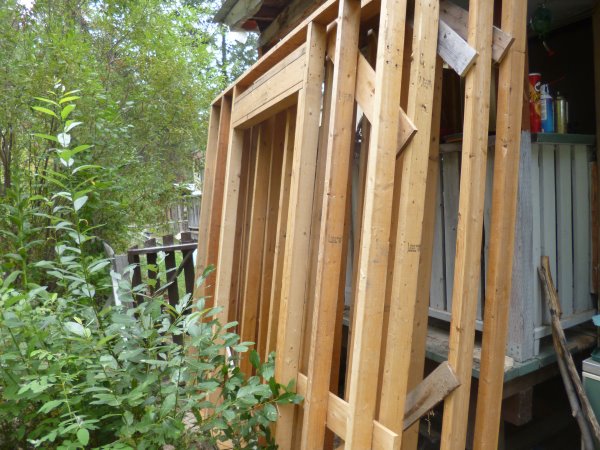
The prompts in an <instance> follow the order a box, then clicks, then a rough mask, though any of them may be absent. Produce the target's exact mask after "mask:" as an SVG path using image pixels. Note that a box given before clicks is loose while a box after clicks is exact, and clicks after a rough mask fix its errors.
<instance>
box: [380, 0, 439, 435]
mask: <svg viewBox="0 0 600 450" xmlns="http://www.w3.org/2000/svg"><path fill="white" fill-rule="evenodd" d="M414 14H415V19H414V31H413V47H412V54H413V61H412V65H411V72H410V87H409V92H408V110H407V114H408V116H409V117H410V118H411V119H412V121H413V123H414V124H415V126H416V128H417V129H418V130H419V131H418V132H417V133H416V135H415V136H414V137H413V139H412V140H411V142H410V143H409V144H408V146H407V148H406V149H405V150H404V154H403V159H404V160H403V165H402V179H401V183H402V187H401V189H400V203H399V207H398V229H397V234H396V246H395V252H396V253H395V258H394V274H393V284H392V295H391V304H390V320H389V325H388V335H387V341H388V343H389V345H388V346H387V347H386V350H387V351H386V354H385V366H384V376H383V386H382V391H381V408H380V411H379V420H380V421H381V422H382V424H383V425H385V426H386V427H388V428H389V429H390V430H392V431H393V432H395V433H396V434H398V435H399V436H400V437H402V432H403V419H404V406H405V402H406V394H407V392H408V385H409V375H410V365H411V364H410V363H411V359H412V355H411V351H412V349H413V345H414V344H416V342H413V330H414V326H415V324H416V325H417V326H418V329H417V330H416V331H417V334H418V335H419V337H420V335H421V331H422V329H421V327H422V326H423V321H424V322H425V328H427V325H426V323H427V313H426V312H425V317H424V318H423V317H418V318H417V314H416V313H417V310H418V312H419V313H421V312H423V311H427V306H428V305H429V295H428V294H429V278H430V273H431V242H430V241H431V239H432V237H433V225H434V224H433V220H431V219H432V216H433V214H426V209H428V208H427V205H426V201H427V200H428V198H427V194H428V193H427V190H428V189H430V192H429V200H430V206H431V207H430V208H429V209H433V208H434V207H435V204H434V200H433V199H434V198H435V192H436V191H435V181H436V180H435V176H432V173H431V172H430V171H429V162H430V152H429V151H425V152H424V151H423V149H424V148H427V149H431V147H432V143H431V137H432V125H433V123H432V122H433V110H434V109H433V105H434V94H435V84H436V81H437V77H436V65H437V58H436V51H437V41H438V39H437V37H438V24H439V2H436V1H422V0H416V1H415V12H414ZM440 69H441V66H440ZM433 134H434V135H435V134H436V133H433ZM436 153H437V152H436ZM428 178H430V179H428ZM431 178H433V179H431ZM428 182H429V185H428ZM431 188H433V189H431ZM426 227H427V229H426ZM430 235H431V236H430ZM425 260H428V261H425ZM427 262H428V263H429V267H427V265H428V264H427ZM425 277H426V278H427V283H425V284H426V285H427V287H426V289H425V292H422V289H421V288H423V287H424V286H422V284H423V280H422V278H425ZM424 294H425V295H424ZM420 296H421V297H422V298H419V297H420ZM423 306H425V309H424V310H423ZM398 342H402V343H403V344H402V345H394V344H393V343H398ZM418 347H421V346H418ZM423 350H424V348H423ZM415 369H416V367H415Z"/></svg>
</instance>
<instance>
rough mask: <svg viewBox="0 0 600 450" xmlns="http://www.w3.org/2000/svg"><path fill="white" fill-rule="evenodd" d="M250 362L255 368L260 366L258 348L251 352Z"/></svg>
mask: <svg viewBox="0 0 600 450" xmlns="http://www.w3.org/2000/svg"><path fill="white" fill-rule="evenodd" d="M250 364H252V366H253V367H254V368H255V369H258V366H260V357H259V356H258V352H257V351H256V350H252V351H251V352H250Z"/></svg>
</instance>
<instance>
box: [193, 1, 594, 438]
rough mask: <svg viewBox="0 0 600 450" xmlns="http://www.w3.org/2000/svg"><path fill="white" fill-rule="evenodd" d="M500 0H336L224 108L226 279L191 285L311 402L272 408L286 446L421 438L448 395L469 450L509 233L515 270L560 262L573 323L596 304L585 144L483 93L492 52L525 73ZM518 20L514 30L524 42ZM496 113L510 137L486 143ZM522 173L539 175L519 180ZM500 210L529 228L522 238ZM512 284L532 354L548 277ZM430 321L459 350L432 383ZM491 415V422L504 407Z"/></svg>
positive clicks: (202, 257) (521, 348)
mask: <svg viewBox="0 0 600 450" xmlns="http://www.w3.org/2000/svg"><path fill="white" fill-rule="evenodd" d="M413 3H414V8H413ZM503 3H506V4H508V3H509V0H504V2H503ZM492 6H493V1H492V0H485V1H484V0H471V1H470V8H469V9H470V10H469V11H465V10H460V8H459V10H457V9H456V8H454V7H452V5H448V3H446V2H443V5H440V2H439V1H438V0H415V1H414V2H412V1H411V2H409V1H407V0H381V1H377V0H362V1H360V0H327V1H325V2H324V3H323V4H322V5H321V6H319V7H318V8H317V9H316V10H315V11H314V12H313V13H312V14H311V15H310V16H309V17H307V18H306V19H305V20H304V21H303V22H302V23H301V24H299V25H298V26H297V27H296V29H294V30H293V31H291V32H290V33H289V34H288V35H286V36H285V37H284V38H283V39H282V40H281V41H280V42H279V43H277V44H276V45H275V46H274V47H273V48H272V49H271V50H270V51H269V52H267V53H266V54H265V55H263V57H262V58H261V59H260V60H259V61H258V62H257V63H256V64H255V65H254V66H252V67H251V68H250V69H249V70H248V71H247V72H246V73H244V74H243V75H242V76H241V77H240V78H239V79H238V80H236V82H234V83H233V85H232V86H230V87H229V88H228V89H226V90H225V91H224V92H223V93H222V94H221V95H220V96H219V97H218V98H217V99H216V100H215V102H214V105H213V107H212V112H211V119H210V120H211V121H210V130H209V142H208V148H207V167H206V180H205V186H206V188H205V192H204V202H205V204H204V205H203V207H202V211H201V217H200V222H199V223H200V225H199V227H200V229H199V234H200V236H201V238H200V239H199V241H200V242H202V243H201V244H199V256H198V258H199V259H198V267H199V269H203V268H205V267H207V266H208V265H209V264H214V265H215V266H216V273H215V274H214V275H212V276H211V277H210V278H209V280H208V281H209V282H210V283H209V285H207V286H204V287H200V288H198V289H197V295H196V297H199V296H208V297H210V299H211V301H214V303H215V305H216V306H219V307H220V308H222V309H221V312H220V313H219V318H220V320H221V321H222V322H223V323H225V322H227V321H236V322H238V327H237V332H238V333H240V334H241V336H242V339H243V340H245V341H252V342H256V346H257V349H258V351H259V353H260V356H261V358H262V359H266V357H267V354H268V353H269V352H271V351H275V352H276V359H275V376H276V378H277V380H278V381H279V382H281V383H285V384H287V383H288V382H289V381H293V382H294V383H295V386H296V389H297V392H298V393H300V394H302V395H303V396H304V398H305V400H304V402H303V403H302V404H300V405H279V407H278V411H279V420H278V421H277V424H276V427H274V436H275V437H276V440H277V443H278V445H279V446H280V448H282V449H284V450H285V449H292V448H294V449H295V448H302V449H306V450H311V449H321V448H331V447H332V443H333V435H334V434H335V435H337V436H338V437H339V439H340V440H341V441H343V442H344V444H345V448H346V449H347V450H348V449H357V450H365V449H370V448H372V449H377V450H380V449H381V450H387V449H399V448H401V447H402V448H404V449H407V450H408V449H414V448H416V436H417V433H416V431H417V428H418V425H415V426H412V425H413V424H414V423H415V421H418V419H419V417H420V416H421V415H422V414H424V413H425V412H426V411H427V410H428V409H431V407H433V406H434V405H435V404H436V403H439V402H441V401H445V402H446V404H445V413H444V424H443V427H444V429H443V435H444V436H446V437H447V440H446V443H445V444H444V445H445V447H446V448H452V449H459V448H464V447H465V441H466V423H467V421H466V406H468V404H469V396H470V389H469V384H470V378H471V364H470V360H471V354H472V345H473V338H474V333H475V330H476V329H482V327H483V328H485V327H486V326H488V325H486V323H485V321H486V320H488V321H492V320H494V318H493V317H492V318H490V319H487V318H486V317H487V316H486V314H485V312H486V305H485V299H486V296H487V295H486V287H488V289H493V288H494V283H495V282H496V281H495V280H496V278H490V277H491V276H493V274H497V273H506V271H504V272H502V271H501V270H499V269H500V268H499V265H500V264H502V257H503V256H504V255H505V256H506V258H512V255H513V252H512V248H513V243H514V242H513V241H514V240H515V239H516V241H517V243H527V245H529V247H526V246H522V247H523V249H521V250H518V251H516V252H515V255H516V256H515V258H518V260H517V259H516V260H515V264H514V268H513V270H524V271H526V272H527V273H529V272H531V273H532V274H534V273H535V267H536V266H537V261H538V260H539V257H540V256H541V254H542V253H544V254H549V255H551V262H552V264H554V266H553V273H554V274H556V275H555V277H556V279H557V284H558V289H559V294H560V295H561V297H563V296H564V301H565V302H566V304H565V308H564V311H565V317H564V319H565V320H567V321H568V320H571V321H572V322H577V321H578V320H580V319H581V318H583V317H588V315H589V314H590V313H591V311H592V310H593V307H592V304H591V300H590V297H589V287H590V285H591V281H590V271H589V266H590V257H591V256H590V251H589V234H590V224H589V223H590V222H589V220H590V219H589V217H590V207H589V186H590V181H589V173H590V170H591V168H590V166H589V163H588V161H589V158H588V154H589V152H590V148H589V146H586V145H565V144H558V143H556V144H554V143H547V142H545V143H536V142H534V143H533V144H531V143H530V142H529V140H528V139H526V138H523V137H522V136H521V130H520V127H512V126H507V125H506V123H501V117H506V114H507V109H506V108H507V106H506V102H498V103H497V102H495V101H493V102H491V103H490V102H488V100H489V98H490V96H491V95H492V90H491V86H490V85H491V84H492V83H491V68H492V65H493V64H499V66H500V74H501V75H500V78H501V80H506V77H505V76H503V75H502V74H503V73H508V72H511V73H512V75H513V76H516V77H517V78H519V79H520V80H522V79H523V73H520V74H516V75H515V73H513V72H515V67H518V65H515V54H513V53H512V52H513V51H514V49H513V48H512V47H511V43H512V42H513V38H512V36H511V35H510V34H509V33H506V32H505V31H503V30H501V29H499V28H496V27H493V26H492V23H493V22H492V13H491V11H492V10H493V8H492ZM522 19H524V18H523V17H515V15H514V14H513V15H510V14H509V15H507V16H506V17H505V18H504V19H503V25H504V26H505V27H507V29H510V30H512V32H513V33H515V34H517V32H519V33H520V35H524V34H525V31H524V27H525V21H524V20H522ZM521 28H523V29H521ZM492 45H493V47H492ZM449 49H450V51H449ZM442 60H443V61H442ZM444 63H445V65H446V66H448V67H455V68H456V69H455V70H457V71H459V72H460V75H461V76H464V77H465V80H466V81H465V85H466V92H465V114H464V118H463V121H464V123H463V129H464V130H465V135H464V142H463V144H460V143H456V144H443V145H440V143H439V138H440V116H441V114H442V111H441V109H442V107H441V105H442V96H443V95H444V92H443V90H442V79H443V77H442V71H443V70H453V69H442V67H443V65H444ZM517 84H519V83H517ZM522 88H523V86H522V85H520V86H518V89H517V94H518V95H517V96H522ZM519 93H520V94H519ZM452 95H456V94H455V93H452ZM490 104H491V105H493V106H492V109H493V111H492V114H488V113H487V109H488V108H490V106H489V105H490ZM496 105H498V106H497V108H498V110H497V111H496V110H495V108H496ZM513 106H514V105H513ZM482 108H483V109H482ZM517 109H518V110H519V116H518V119H519V121H518V122H519V123H520V108H517ZM482 110H483V111H484V112H485V114H481V111H482ZM488 116H490V117H498V127H495V126H493V124H492V129H493V128H496V129H498V130H503V131H502V132H503V133H504V136H505V141H503V142H504V143H505V144H504V145H503V146H498V145H496V146H495V145H494V142H493V141H491V142H489V141H488V127H489V125H490V124H489V123H488ZM524 136H525V137H529V135H528V134H524ZM520 141H523V143H522V144H519V142H520ZM519 145H520V146H521V147H522V149H523V150H522V151H519ZM463 147H464V148H463ZM498 148H500V149H501V151H503V152H506V153H503V155H502V158H501V159H498V155H496V154H495V152H497V151H498ZM524 158H526V160H525V161H524ZM500 163H501V164H500ZM498 164H500V166H498ZM507 167H519V171H518V176H515V177H513V179H512V181H511V182H513V184H511V185H510V186H508V187H507V188H506V189H507V192H508V193H509V197H507V201H506V202H501V201H498V200H497V199H496V200H494V198H495V197H494V196H493V195H492V191H494V190H496V189H503V187H502V186H501V184H500V183H497V181H498V180H495V179H494V174H496V173H502V171H503V170H507V169H506V168H507ZM517 178H519V179H521V178H523V179H526V180H527V182H526V183H520V184H519V189H518V190H517V189H516V181H515V180H516V179H517ZM517 191H518V192H517ZM498 196H499V195H498V194H497V195H496V197H498ZM517 196H518V199H519V202H518V206H515V205H516V204H517V201H516V198H517ZM511 198H513V199H514V201H511V200H510V199H511ZM506 205H509V206H510V205H512V206H510V208H511V209H510V210H507V209H505V208H507V206H506ZM522 205H531V207H528V208H525V209H524V208H522ZM562 211H568V213H565V214H564V216H563V214H562ZM494 223H497V224H501V227H502V228H501V229H502V230H506V229H509V228H510V227H513V229H514V227H515V225H516V224H517V223H518V224H519V225H521V224H523V227H522V229H519V228H518V227H517V228H516V230H517V235H516V237H515V233H505V232H498V229H497V228H496V231H494V230H495V228H494V227H495V225H494ZM497 226H498V225H496V227H497ZM508 249H510V250H511V251H508ZM490 255H492V256H493V257H492V256H490ZM536 258H537V259H536ZM552 260H553V261H552ZM200 275H201V274H200V270H198V276H200ZM514 279H515V283H513V288H512V294H511V293H510V292H508V290H505V291H507V292H504V293H503V294H502V295H503V297H502V298H495V299H494V301H495V302H505V303H506V302H509V301H511V302H512V304H513V306H512V307H511V311H513V310H514V311H519V308H521V310H523V309H527V308H530V309H529V310H528V311H527V314H522V313H521V314H520V315H519V318H520V320H521V322H520V323H521V324H522V327H521V328H520V334H519V333H515V335H517V336H519V339H522V342H516V343H515V342H512V341H511V338H510V337H509V343H508V348H509V352H511V351H512V352H513V353H514V354H515V355H514V356H515V359H520V358H521V359H522V358H523V357H525V356H527V355H533V354H534V353H535V342H536V341H539V339H540V338H541V337H542V336H544V335H545V334H546V333H547V332H548V331H547V328H545V324H546V323H547V321H545V312H544V308H543V307H542V302H541V297H540V289H539V286H538V285H537V284H536V280H537V277H535V276H533V275H532V276H531V277H530V278H525V277H520V278H519V277H514ZM495 304H496V303H495ZM515 305H516V306H515ZM525 305H526V306H525ZM429 317H435V318H438V319H442V320H447V321H456V323H455V324H454V325H453V326H452V327H451V328H452V329H453V330H455V332H452V333H451V336H450V340H451V352H450V356H449V362H446V363H444V364H442V365H440V367H439V369H438V370H436V371H435V372H434V373H432V374H431V375H430V376H428V377H427V378H425V379H424V380H423V365H424V360H425V339H426V330H427V323H428V318H429ZM527 318H529V319H527ZM343 321H345V324H346V325H349V330H348V334H349V336H350V337H349V338H348V342H347V345H346V348H347V352H348V356H347V359H346V360H342V354H341V348H342V344H341V336H342V322H343ZM492 325H493V324H490V325H489V326H490V327H491V326H492ZM502 326H503V327H504V328H506V327H507V326H508V325H507V324H505V323H504V324H503V325H502ZM512 326H514V324H513V323H512V322H511V327H512ZM511 334H512V328H511ZM488 347H489V348H488V350H484V354H482V360H483V359H486V358H487V359H488V360H491V363H492V365H491V367H492V366H494V363H495V362H496V359H497V360H498V361H500V358H501V359H502V361H503V360H504V343H503V342H502V343H501V345H500V344H498V345H495V346H494V344H492V345H491V346H490V345H488ZM511 349H513V350H511ZM485 352H487V353H485ZM240 356H241V358H240V362H239V364H240V367H241V368H242V370H243V371H244V372H246V373H247V374H248V375H250V374H252V372H253V370H254V369H253V367H252V365H251V364H250V361H249V359H248V357H247V355H245V354H242V355H240ZM342 366H345V368H346V372H345V373H344V372H342V371H341V369H340V367H342ZM342 376H343V377H345V378H344V379H342V380H340V378H342ZM340 381H341V382H340ZM459 385H460V386H461V387H459ZM338 386H343V392H342V391H340V390H338ZM500 396H501V394H500ZM492 400H493V399H492ZM497 400H498V402H496V403H498V404H499V402H500V400H501V398H498V399H497ZM465 405H466V406H465ZM482 414H484V413H482ZM486 421H487V422H486ZM486 421H484V422H485V423H487V424H489V423H491V428H492V429H493V428H494V426H495V425H494V424H495V423H496V421H497V418H496V416H495V415H490V414H487V415H486ZM490 421H491V422H490ZM411 426H412V427H411Z"/></svg>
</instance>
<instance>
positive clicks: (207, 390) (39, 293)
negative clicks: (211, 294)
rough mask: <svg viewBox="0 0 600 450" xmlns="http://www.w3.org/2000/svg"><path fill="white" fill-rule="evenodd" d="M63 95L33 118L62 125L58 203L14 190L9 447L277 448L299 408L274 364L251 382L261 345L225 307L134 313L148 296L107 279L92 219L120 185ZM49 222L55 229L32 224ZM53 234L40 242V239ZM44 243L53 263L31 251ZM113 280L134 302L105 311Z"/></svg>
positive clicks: (1, 292) (7, 331)
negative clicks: (245, 368) (289, 413)
mask: <svg viewBox="0 0 600 450" xmlns="http://www.w3.org/2000/svg"><path fill="white" fill-rule="evenodd" d="M57 89H58V92H56V93H54V94H52V95H50V96H49V97H48V98H40V99H39V100H38V101H39V102H40V103H43V104H45V105H47V106H40V105H36V106H40V107H36V108H35V110H36V111H37V112H38V113H39V114H43V115H45V116H48V117H51V118H52V119H53V120H54V121H55V123H54V129H55V133H54V134H41V135H39V139H43V140H44V141H46V142H47V143H48V147H47V152H48V161H49V162H50V163H49V164H48V167H47V168H46V169H45V171H44V172H43V173H42V174H40V177H41V179H42V180H44V183H45V184H44V186H43V192H44V193H45V194H47V195H46V196H44V195H40V196H39V197H38V198H27V197H26V196H23V195H22V193H21V192H20V191H19V189H17V188H15V189H12V190H11V194H10V195H11V196H12V197H11V198H13V201H12V204H11V206H9V207H6V211H7V212H8V216H9V222H10V223H11V224H12V228H11V230H12V231H9V232H5V233H4V234H5V236H8V237H10V238H11V239H12V240H14V244H13V246H14V248H15V250H14V254H12V256H8V257H5V261H4V264H5V267H8V266H10V267H11V271H10V272H9V275H7V276H6V277H4V278H3V277H0V395H1V399H0V446H1V447H2V448H32V447H39V448H45V449H81V448H103V449H155V448H162V446H163V445H166V444H170V445H173V446H174V447H175V448H178V449H179V448H182V449H183V448H185V449H188V448H196V447H197V446H199V445H201V444H202V445H208V446H212V445H214V444H216V443H217V442H219V441H222V442H224V441H229V442H230V443H231V445H233V447H234V448H258V446H259V445H260V447H261V448H275V444H274V442H273V438H272V436H271V434H270V428H269V427H270V425H271V423H272V422H274V421H275V420H276V419H277V405H279V404H282V403H290V402H299V401H300V400H301V399H300V397H298V396H297V395H295V394H293V393H292V392H291V388H292V386H282V385H280V384H278V383H277V382H276V381H275V380H274V378H273V374H274V363H273V360H274V357H273V355H270V356H269V358H268V359H267V361H266V362H265V363H261V360H260V358H259V357H258V355H257V354H256V353H255V352H252V353H251V354H250V356H249V357H250V361H251V362H252V364H253V366H254V368H255V372H256V375H254V376H250V377H247V376H246V375H245V374H243V373H241V372H240V370H239V368H237V367H236V362H237V360H238V357H239V355H240V354H243V353H244V352H247V351H248V350H249V347H250V345H251V343H248V342H240V339H239V336H238V335H237V334H235V333H233V332H232V331H231V329H232V328H233V327H234V326H235V323H229V324H225V325H223V324H220V323H219V322H218V321H217V320H216V318H215V315H216V313H217V311H216V310H215V309H205V308H204V306H203V305H204V302H203V299H200V300H199V301H198V302H195V303H194V302H192V301H191V299H190V298H189V296H185V297H184V298H183V299H182V300H181V301H180V302H179V303H178V304H177V305H175V306H171V305H170V304H169V303H167V302H165V300H164V299H163V298H162V297H145V298H144V301H142V302H140V303H139V304H138V305H135V306H134V302H133V299H134V296H135V295H137V294H142V293H143V292H145V290H144V287H143V286H136V287H133V288H132V287H131V286H130V282H129V277H128V276H124V277H121V275H119V274H116V273H109V267H110V261H108V260H107V259H104V258H102V257H100V256H98V252H97V251H95V248H96V246H97V245H98V237H97V232H98V231H99V230H100V229H101V226H99V225H98V224H96V223H94V221H93V217H94V215H95V214H97V213H99V212H101V211H104V210H106V209H110V208H111V207H112V205H111V204H110V200H107V199H106V198H105V197H104V195H103V193H104V192H106V190H110V189H111V183H110V182H105V181H104V180H105V179H106V177H107V170H106V169H104V168H103V167H102V166H99V165H93V164H89V163H88V159H89V158H90V155H89V154H90V153H91V152H92V151H93V148H92V147H90V146H89V145H87V144H84V143H81V142H78V140H77V138H76V136H75V135H74V131H77V130H80V129H82V128H83V127H84V126H85V125H84V124H82V123H80V122H75V121H74V119H72V118H71V114H72V113H73V112H74V111H75V110H76V108H75V103H74V101H75V100H77V99H75V98H73V97H77V95H75V94H76V93H75V92H65V90H64V89H63V88H62V86H57ZM16 186H19V184H16ZM16 186H15V187H16ZM38 219H42V222H41V223H44V224H45V225H43V226H35V225H32V224H33V223H34V222H36V221H37V220H38ZM46 231H48V234H47V236H48V238H47V239H45V240H44V245H41V244H40V243H39V242H37V241H36V240H35V239H34V237H35V236H39V235H43V233H45V232H46ZM7 233H12V234H7ZM43 247H52V248H53V251H52V252H51V253H50V254H51V256H52V257H51V258H48V259H41V258H39V257H38V256H36V253H35V252H34V251H31V250H32V249H36V248H43ZM130 269H131V268H130ZM207 274H208V272H207V273H205V274H204V275H205V276H206V275H207ZM111 277H113V278H114V279H115V280H118V282H119V286H120V294H119V297H120V299H121V300H122V301H123V305H122V306H110V303H109V302H108V301H107V300H108V296H109V293H110V291H111V289H110V287H111ZM202 280H203V277H201V278H200V280H199V282H202ZM231 351H232V352H233V353H231ZM204 448H206V447H204Z"/></svg>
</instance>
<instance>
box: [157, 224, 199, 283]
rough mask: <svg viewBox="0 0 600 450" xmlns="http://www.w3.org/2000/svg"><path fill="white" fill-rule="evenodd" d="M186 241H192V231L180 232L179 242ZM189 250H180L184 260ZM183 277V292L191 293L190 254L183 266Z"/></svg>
mask: <svg viewBox="0 0 600 450" xmlns="http://www.w3.org/2000/svg"><path fill="white" fill-rule="evenodd" d="M187 242H193V239H192V233H190V232H189V231H185V232H183V233H181V243H182V244H183V243H187ZM191 252H192V250H183V251H182V252H181V253H182V254H183V258H184V260H185V258H186V256H188V255H189V254H190V253H191ZM148 256H149V255H148ZM183 277H184V280H185V293H186V294H192V293H193V291H194V261H193V260H192V255H190V256H189V257H188V259H187V260H186V263H185V265H184V266H183Z"/></svg>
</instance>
